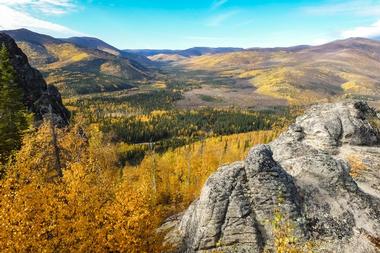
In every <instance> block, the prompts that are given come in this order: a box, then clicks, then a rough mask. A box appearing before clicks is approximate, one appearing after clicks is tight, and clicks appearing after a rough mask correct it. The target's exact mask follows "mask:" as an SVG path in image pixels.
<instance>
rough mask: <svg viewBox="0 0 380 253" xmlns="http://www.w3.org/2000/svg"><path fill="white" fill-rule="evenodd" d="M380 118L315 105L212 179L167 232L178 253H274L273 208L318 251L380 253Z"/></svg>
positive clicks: (344, 106)
mask: <svg viewBox="0 0 380 253" xmlns="http://www.w3.org/2000/svg"><path fill="white" fill-rule="evenodd" d="M378 116H379V115H376V112H375V111H374V110H373V109H371V108H370V107H369V106H368V105H367V104H366V103H364V102H353V101H350V102H341V103H336V104H324V105H317V106H313V107H312V108H310V109H309V110H308V111H307V112H306V113H305V114H304V115H303V116H301V117H299V118H297V120H296V123H295V124H293V125H292V126H291V127H290V128H289V129H288V131H286V132H285V133H284V134H282V135H281V136H280V137H279V138H278V139H276V140H275V141H273V142H272V143H270V144H269V145H259V146H256V147H254V148H253V149H252V150H251V151H250V152H249V154H248V156H247V158H246V159H245V161H241V162H236V163H233V164H231V165H227V166H223V167H221V168H219V169H218V171H217V172H216V173H215V174H214V175H212V176H211V177H210V178H209V179H208V181H207V182H206V184H205V186H204V188H203V189H202V192H201V195H200V197H199V199H197V200H196V201H194V202H193V203H192V204H191V206H190V207H189V208H188V209H187V210H186V211H185V212H184V213H182V214H179V215H178V216H175V217H172V218H171V219H169V220H168V221H167V222H166V223H165V224H164V225H163V227H162V229H168V230H169V233H168V234H167V241H168V242H169V243H171V244H173V245H174V246H175V248H176V251H177V252H212V251H217V252H263V251H266V250H269V252H272V251H273V250H274V238H275V236H276V235H275V232H274V227H273V225H272V224H271V222H270V221H271V220H273V219H274V216H275V210H277V211H279V212H280V213H281V214H282V215H284V217H285V218H286V219H287V220H289V221H290V222H291V224H292V227H293V228H294V229H293V230H294V231H293V233H294V236H295V237H297V238H298V243H300V244H302V243H303V242H305V243H306V242H313V243H314V244H315V246H314V251H315V252H355V253H361V252H363V253H364V252H366V253H367V252H379V241H380V239H379V238H380V146H379V144H380V135H379V132H378V130H377V129H376V127H375V124H377V123H376V122H378V121H379V117H378Z"/></svg>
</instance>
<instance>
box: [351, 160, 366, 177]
mask: <svg viewBox="0 0 380 253" xmlns="http://www.w3.org/2000/svg"><path fill="white" fill-rule="evenodd" d="M347 160H348V163H349V164H350V166H351V170H350V175H351V176H352V177H353V178H356V177H359V176H360V174H361V173H362V172H363V171H364V170H366V169H367V166H366V165H365V164H364V163H363V161H362V159H360V157H358V156H355V155H350V156H349V157H347Z"/></svg>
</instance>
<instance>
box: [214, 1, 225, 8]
mask: <svg viewBox="0 0 380 253" xmlns="http://www.w3.org/2000/svg"><path fill="white" fill-rule="evenodd" d="M227 2H228V0H214V2H213V4H212V6H211V8H212V9H218V8H219V7H221V6H222V5H224V4H226V3H227Z"/></svg>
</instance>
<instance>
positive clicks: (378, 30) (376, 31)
mask: <svg viewBox="0 0 380 253" xmlns="http://www.w3.org/2000/svg"><path fill="white" fill-rule="evenodd" d="M341 35H342V37H343V38H349V37H366V38H373V37H376V36H380V20H378V21H377V22H375V23H373V24H372V25H369V26H359V27H356V28H353V29H351V30H347V31H343V32H342V34H341Z"/></svg>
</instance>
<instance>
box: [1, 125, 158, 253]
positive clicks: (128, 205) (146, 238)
mask: <svg viewBox="0 0 380 253" xmlns="http://www.w3.org/2000/svg"><path fill="white" fill-rule="evenodd" d="M47 129H48V125H43V126H42V127H41V129H40V130H39V131H38V132H36V133H34V134H32V135H30V136H29V137H27V138H25V141H24V147H23V148H22V149H21V151H20V152H19V153H18V154H17V156H16V162H15V163H14V164H12V165H10V166H9V167H8V168H7V175H6V177H5V178H4V179H3V180H2V182H1V185H0V194H1V196H2V198H1V199H0V207H1V208H0V220H1V222H0V251H1V252H40V251H42V250H43V251H44V252H110V251H119V252H156V251H159V250H160V249H159V247H160V246H159V245H160V244H159V242H160V239H159V238H160V235H158V234H157V233H156V232H155V228H156V227H157V226H158V225H159V221H160V219H161V214H160V213H159V211H158V210H156V209H154V208H152V203H153V202H152V201H151V200H150V199H151V194H150V189H149V187H144V185H143V184H140V185H139V188H134V186H133V185H131V184H130V182H129V181H128V180H127V179H126V178H124V177H120V171H119V170H117V166H116V164H117V161H116V160H115V157H116V156H115V151H114V149H113V148H112V146H108V145H104V143H102V141H101V133H100V132H98V131H97V130H96V129H89V132H88V133H89V136H88V137H85V136H82V135H83V134H82V135H81V134H80V129H79V128H73V129H70V130H60V131H58V135H59V140H60V148H61V153H62V166H63V167H64V175H63V177H62V178H58V177H54V176H53V175H52V174H53V172H52V170H51V168H52V167H53V164H54V161H53V160H54V156H52V155H51V153H50V152H49V150H51V147H50V145H51V144H50V139H51V138H50V136H49V133H48V132H47Z"/></svg>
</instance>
